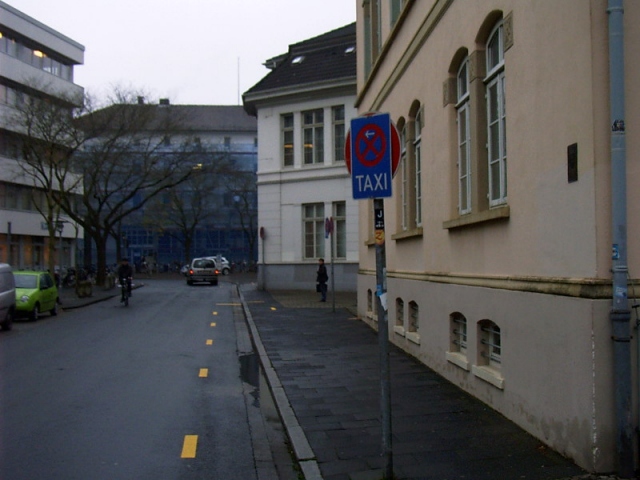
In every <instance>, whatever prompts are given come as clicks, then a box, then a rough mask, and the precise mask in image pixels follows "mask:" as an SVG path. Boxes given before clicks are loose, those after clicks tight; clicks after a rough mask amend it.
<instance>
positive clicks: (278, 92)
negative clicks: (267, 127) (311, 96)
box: [242, 76, 357, 117]
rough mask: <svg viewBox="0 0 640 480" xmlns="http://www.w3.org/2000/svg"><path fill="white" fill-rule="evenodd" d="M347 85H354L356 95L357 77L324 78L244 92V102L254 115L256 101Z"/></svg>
mask: <svg viewBox="0 0 640 480" xmlns="http://www.w3.org/2000/svg"><path fill="white" fill-rule="evenodd" d="M345 87H353V88H354V92H353V94H354V95H356V94H357V91H356V87H357V77H356V76H350V77H342V78H337V79H335V78H334V79H330V80H322V81H319V82H310V83H304V84H298V85H292V86H290V87H279V88H271V89H269V90H260V91H259V92H255V93H244V94H243V95H242V104H243V106H244V109H245V111H246V112H247V113H248V114H249V115H252V116H254V117H255V116H256V115H257V107H256V103H257V102H261V101H264V100H276V99H280V98H283V97H292V96H296V95H302V94H305V93H310V92H314V93H315V92H318V91H321V90H329V89H339V88H345Z"/></svg>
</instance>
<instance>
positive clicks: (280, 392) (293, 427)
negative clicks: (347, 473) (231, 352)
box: [236, 284, 323, 480]
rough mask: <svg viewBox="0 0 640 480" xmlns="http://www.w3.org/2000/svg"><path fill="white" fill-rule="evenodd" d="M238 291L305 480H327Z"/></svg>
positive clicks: (256, 348) (277, 407) (253, 341)
mask: <svg viewBox="0 0 640 480" xmlns="http://www.w3.org/2000/svg"><path fill="white" fill-rule="evenodd" d="M236 290H237V292H238V295H239V297H240V301H241V303H242V310H243V311H244V318H245V320H246V321H247V324H248V326H249V332H250V334H251V341H252V343H253V346H254V348H255V350H256V353H257V354H258V358H259V359H260V365H261V366H262V370H263V371H264V375H265V378H266V380H267V385H268V386H269V390H270V391H271V395H272V396H273V399H274V402H275V405H276V409H277V410H278V415H279V416H280V420H281V421H282V424H283V425H284V428H285V431H286V432H287V436H288V437H289V441H290V442H291V447H292V448H293V452H294V454H295V457H296V460H297V461H298V463H299V464H300V468H301V469H302V473H303V475H304V478H305V480H323V477H322V474H321V473H320V467H319V466H318V462H317V461H316V455H315V453H314V452H313V449H312V448H311V445H309V440H308V439H307V436H306V435H305V433H304V431H303V430H302V427H301V426H300V424H299V423H298V418H297V417H296V415H295V413H294V411H293V409H292V408H291V404H290V403H289V399H288V397H287V394H286V392H285V391H284V387H283V386H282V383H281V382H280V378H279V377H278V374H277V373H276V371H275V369H274V368H273V365H271V360H270V359H269V356H268V355H267V351H266V350H265V348H264V345H263V344H262V339H261V338H260V333H259V332H258V328H257V327H256V324H255V323H254V321H253V317H252V316H251V311H250V310H249V306H248V305H247V302H246V301H245V298H244V295H243V294H242V290H241V289H240V287H239V286H238V285H237V284H236Z"/></svg>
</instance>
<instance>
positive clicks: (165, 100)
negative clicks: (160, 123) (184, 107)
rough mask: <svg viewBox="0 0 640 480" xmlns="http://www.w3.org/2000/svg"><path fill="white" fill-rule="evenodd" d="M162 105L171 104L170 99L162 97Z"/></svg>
mask: <svg viewBox="0 0 640 480" xmlns="http://www.w3.org/2000/svg"><path fill="white" fill-rule="evenodd" d="M160 105H169V99H168V98H161V99H160Z"/></svg>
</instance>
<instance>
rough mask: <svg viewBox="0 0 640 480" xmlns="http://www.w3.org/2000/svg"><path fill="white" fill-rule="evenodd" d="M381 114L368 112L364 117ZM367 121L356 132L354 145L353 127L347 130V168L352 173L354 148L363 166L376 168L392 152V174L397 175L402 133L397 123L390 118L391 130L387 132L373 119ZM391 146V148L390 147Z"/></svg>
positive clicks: (356, 156) (357, 159) (358, 160)
mask: <svg viewBox="0 0 640 480" xmlns="http://www.w3.org/2000/svg"><path fill="white" fill-rule="evenodd" d="M376 115H381V114H379V113H375V112H374V113H368V114H366V115H364V116H363V117H362V118H365V119H366V118H369V117H374V116H376ZM371 120H372V121H371V122H365V123H363V124H362V126H361V127H360V128H359V130H358V131H357V132H356V134H355V140H354V145H353V148H352V145H351V129H349V131H348V132H347V138H346V141H345V149H344V154H345V155H344V156H345V162H346V164H347V169H348V170H349V173H351V162H352V150H353V155H355V159H356V161H357V162H358V163H359V164H360V165H361V166H362V167H363V168H375V167H376V166H377V165H379V164H380V162H381V161H383V160H384V159H385V156H386V155H389V154H390V159H391V174H392V175H395V174H396V171H397V169H398V165H399V163H400V134H399V133H398V129H397V128H396V126H395V124H394V123H393V122H392V121H391V120H389V132H388V133H386V132H385V129H384V128H381V127H380V125H379V124H378V123H376V122H375V121H373V120H374V119H373V118H372V119H371ZM389 146H390V147H391V148H390V150H389V149H388V147H389Z"/></svg>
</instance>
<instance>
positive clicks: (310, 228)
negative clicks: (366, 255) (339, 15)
mask: <svg viewBox="0 0 640 480" xmlns="http://www.w3.org/2000/svg"><path fill="white" fill-rule="evenodd" d="M265 65H266V66H267V67H269V68H271V69H272V71H271V72H270V73H269V74H268V75H267V76H266V77H264V78H263V79H262V80H261V81H260V82H258V83H257V84H256V85H255V86H253V87H252V88H251V89H249V90H248V91H247V92H245V94H244V96H243V99H244V106H245V109H246V110H247V111H248V112H249V113H250V114H252V115H255V116H256V117H257V118H258V224H259V226H260V231H261V244H260V247H259V262H258V263H259V269H260V272H261V273H260V275H259V282H260V284H261V286H262V287H263V288H264V287H266V288H271V289H312V288H314V286H315V278H316V276H315V272H316V268H317V262H318V258H324V259H325V262H326V263H327V269H328V271H329V275H330V277H331V278H330V279H329V287H330V288H331V285H332V282H335V289H336V290H350V291H355V289H356V276H357V268H358V245H357V242H358V221H357V218H358V211H357V210H358V207H357V204H356V203H355V201H354V200H353V198H352V193H351V180H350V176H349V173H348V171H347V168H346V166H345V161H344V141H345V135H346V131H347V129H348V126H349V123H350V121H351V119H352V118H353V117H354V116H355V115H356V110H355V108H354V106H353V105H354V101H355V92H356V55H355V24H351V25H347V26H345V27H342V28H339V29H337V30H333V31H331V32H328V33H326V34H323V35H320V36H318V37H315V38H311V39H309V40H305V41H302V42H300V43H296V44H293V45H290V47H289V51H288V52H287V53H286V54H283V55H280V56H278V57H276V58H273V59H270V60H268V61H267V62H266V63H265ZM331 224H333V231H332V234H330V235H329V236H328V238H326V237H327V235H326V230H329V231H331V228H327V227H329V225H331Z"/></svg>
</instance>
